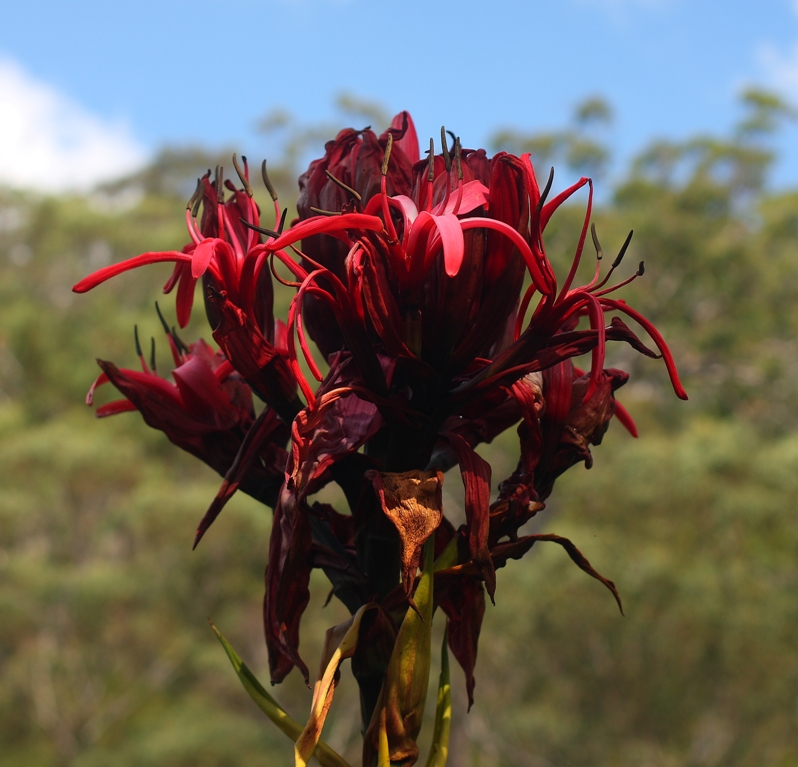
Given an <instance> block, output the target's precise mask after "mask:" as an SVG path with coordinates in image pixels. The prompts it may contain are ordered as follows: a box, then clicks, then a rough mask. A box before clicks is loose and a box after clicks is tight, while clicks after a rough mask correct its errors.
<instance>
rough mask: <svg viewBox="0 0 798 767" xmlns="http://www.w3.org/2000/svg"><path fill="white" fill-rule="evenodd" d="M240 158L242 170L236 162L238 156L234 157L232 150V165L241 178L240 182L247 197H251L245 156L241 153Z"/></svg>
mask: <svg viewBox="0 0 798 767" xmlns="http://www.w3.org/2000/svg"><path fill="white" fill-rule="evenodd" d="M241 159H242V160H243V161H244V170H243V171H242V170H241V166H240V165H239V164H238V157H236V154H235V152H233V167H234V168H235V169H236V173H237V174H238V177H239V179H241V184H242V186H243V187H244V191H245V192H246V193H247V197H252V187H251V186H250V185H249V179H248V178H247V170H248V168H247V158H246V157H244V155H241Z"/></svg>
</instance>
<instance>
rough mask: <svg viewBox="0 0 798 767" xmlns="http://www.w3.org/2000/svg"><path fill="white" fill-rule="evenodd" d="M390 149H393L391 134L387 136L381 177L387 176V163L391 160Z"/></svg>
mask: <svg viewBox="0 0 798 767" xmlns="http://www.w3.org/2000/svg"><path fill="white" fill-rule="evenodd" d="M391 149H393V133H389V134H388V143H387V144H386V145H385V155H384V157H383V158H382V175H383V176H387V175H388V163H389V161H390V159H391Z"/></svg>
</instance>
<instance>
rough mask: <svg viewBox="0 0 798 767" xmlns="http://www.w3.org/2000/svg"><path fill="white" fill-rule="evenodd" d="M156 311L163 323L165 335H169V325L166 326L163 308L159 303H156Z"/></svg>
mask: <svg viewBox="0 0 798 767" xmlns="http://www.w3.org/2000/svg"><path fill="white" fill-rule="evenodd" d="M155 311H156V312H158V319H159V320H160V321H161V325H162V326H163V331H164V333H166V335H169V325H167V324H166V320H165V319H164V317H163V314H161V307H160V306H158V302H157V301H156V302H155Z"/></svg>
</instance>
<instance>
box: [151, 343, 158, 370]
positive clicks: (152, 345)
mask: <svg viewBox="0 0 798 767" xmlns="http://www.w3.org/2000/svg"><path fill="white" fill-rule="evenodd" d="M150 367H151V368H152V372H153V373H157V372H158V368H157V366H156V364H155V339H154V338H152V337H150Z"/></svg>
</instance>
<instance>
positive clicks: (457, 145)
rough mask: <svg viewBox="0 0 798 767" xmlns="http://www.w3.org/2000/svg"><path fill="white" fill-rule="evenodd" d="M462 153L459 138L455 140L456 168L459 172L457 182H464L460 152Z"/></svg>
mask: <svg viewBox="0 0 798 767" xmlns="http://www.w3.org/2000/svg"><path fill="white" fill-rule="evenodd" d="M461 151H462V149H461V147H460V136H457V137H456V138H455V140H454V167H455V169H456V170H457V180H458V181H462V180H463V163H462V162H461V159H460V152H461Z"/></svg>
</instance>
